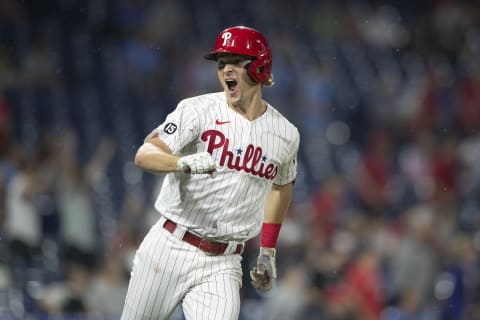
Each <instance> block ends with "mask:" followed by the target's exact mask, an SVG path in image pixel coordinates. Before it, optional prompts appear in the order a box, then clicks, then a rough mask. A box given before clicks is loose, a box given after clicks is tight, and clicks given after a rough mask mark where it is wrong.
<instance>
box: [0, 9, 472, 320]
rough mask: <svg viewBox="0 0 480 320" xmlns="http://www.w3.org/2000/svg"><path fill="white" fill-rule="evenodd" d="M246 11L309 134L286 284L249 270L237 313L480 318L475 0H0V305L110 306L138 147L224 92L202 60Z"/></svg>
mask: <svg viewBox="0 0 480 320" xmlns="http://www.w3.org/2000/svg"><path fill="white" fill-rule="evenodd" d="M238 24H244V25H248V26H252V27H255V28H257V29H259V30H260V31H261V32H263V33H264V34H265V35H266V36H267V38H268V39H269V41H270V43H271V46H272V49H273V57H274V62H273V73H274V76H275V81H276V84H275V86H274V87H272V88H266V89H265V90H264V94H265V98H266V99H267V100H268V101H269V102H271V103H272V104H273V105H274V106H276V107H277V108H278V109H279V110H280V111H281V112H283V113H284V114H285V115H286V116H287V117H288V118H289V119H291V121H292V122H294V123H295V124H296V125H297V126H298V128H299V130H300V132H301V134H302V143H301V147H300V152H299V159H298V165H299V166H298V178H297V180H296V184H295V191H294V201H293V203H292V206H291V210H290V212H289V215H288V218H287V221H286V223H285V225H284V227H283V229H282V234H281V237H280V245H279V248H278V253H279V257H278V268H279V281H278V286H277V287H276V288H275V289H274V290H273V291H272V292H269V293H268V294H260V293H258V292H256V291H254V290H253V289H252V288H251V286H250V285H249V281H248V279H247V278H246V277H245V279H244V286H243V288H242V291H241V293H242V311H241V319H332V320H333V319H335V320H337V319H338V320H340V319H384V320H397V319H429V320H430V319H442V320H443V319H445V320H447V319H478V317H479V315H480V309H479V308H480V307H479V306H480V272H479V270H480V259H479V254H478V253H479V250H480V232H479V227H480V207H479V205H480V197H479V195H480V193H479V191H480V131H479V130H480V68H479V63H480V28H479V27H480V6H479V5H478V3H475V2H474V1H471V2H469V1H433V0H432V1H415V2H410V1H370V2H366V1H348V2H337V1H313V0H310V1H309V0H298V1H284V0H282V1H268V0H259V1H194V0H176V1H147V0H121V1H120V0H119V1H115V0H88V1H79V0H63V1H60V0H58V1H53V0H50V1H33V0H31V1H15V0H2V1H0V318H1V319H17V318H18V319H47V318H52V317H55V316H57V317H61V316H64V317H68V318H82V317H83V318H84V317H86V316H85V315H89V316H90V317H92V318H93V319H115V318H117V317H118V312H120V310H121V306H122V303H123V295H124V292H125V290H126V285H127V281H128V270H129V268H130V262H131V258H132V254H133V252H134V250H135V248H136V247H137V245H138V242H139V241H140V240H141V238H142V237H143V235H144V233H145V231H146V229H147V228H148V227H149V226H150V225H151V223H152V222H153V221H154V220H155V213H154V212H153V208H152V203H153V197H154V196H155V192H156V190H157V188H158V185H159V182H160V181H158V180H159V179H157V178H155V177H153V176H151V175H148V174H145V173H142V172H141V171H139V170H138V169H136V168H135V166H134V164H133V162H132V161H133V157H134V154H135V151H136V148H137V147H138V146H139V145H140V144H141V143H142V140H143V138H144V136H145V135H146V134H147V133H148V132H149V131H150V130H151V129H152V128H153V127H154V126H156V125H158V124H159V121H160V120H161V119H162V118H163V117H164V116H165V115H166V114H167V113H168V112H169V111H171V110H172V109H173V108H174V107H175V105H176V103H177V102H178V101H179V100H180V99H182V98H184V97H187V96H190V95H195V94H200V93H204V92H206V91H217V90H220V86H219V84H218V83H217V79H216V75H215V66H213V65H212V64H211V63H209V62H208V61H204V60H203V58H202V56H203V54H204V53H205V52H207V51H209V50H210V49H211V47H212V46H213V41H214V39H215V37H216V35H217V34H218V32H219V31H220V30H222V29H224V28H225V27H228V26H231V25H238ZM160 180H161V178H160ZM256 241H257V239H255V240H252V241H251V242H250V243H249V245H248V248H247V250H246V252H245V259H244V262H245V271H246V270H247V268H249V267H250V266H251V265H252V263H253V262H254V260H255V258H256V250H257V243H256ZM245 274H247V272H245ZM181 318H182V316H181V313H180V312H178V313H176V314H175V316H174V319H181Z"/></svg>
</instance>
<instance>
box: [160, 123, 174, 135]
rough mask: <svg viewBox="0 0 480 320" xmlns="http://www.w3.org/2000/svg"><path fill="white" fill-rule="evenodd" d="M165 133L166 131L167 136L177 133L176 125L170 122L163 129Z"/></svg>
mask: <svg viewBox="0 0 480 320" xmlns="http://www.w3.org/2000/svg"><path fill="white" fill-rule="evenodd" d="M163 131H165V133H167V134H173V133H174V132H175V131H177V125H176V124H175V123H172V122H169V123H167V124H166V125H165V127H164V128H163Z"/></svg>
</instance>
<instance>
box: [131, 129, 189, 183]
mask: <svg viewBox="0 0 480 320" xmlns="http://www.w3.org/2000/svg"><path fill="white" fill-rule="evenodd" d="M179 159H180V157H179V156H176V155H174V154H172V150H171V149H170V148H169V147H168V145H167V144H166V143H165V142H163V141H162V140H161V139H160V138H159V137H158V134H151V135H149V136H148V137H147V138H146V139H145V141H144V143H143V145H141V146H140V148H138V150H137V153H136V155H135V165H136V166H137V167H139V168H142V169H143V170H146V171H149V172H152V173H156V174H161V173H169V172H174V171H178V160H179Z"/></svg>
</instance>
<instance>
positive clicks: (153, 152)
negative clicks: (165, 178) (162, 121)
mask: <svg viewBox="0 0 480 320" xmlns="http://www.w3.org/2000/svg"><path fill="white" fill-rule="evenodd" d="M135 165H137V166H138V167H140V168H142V169H143V170H146V171H149V172H151V173H156V174H161V173H169V172H184V173H189V174H202V173H208V174H212V176H213V174H214V173H215V168H216V164H215V161H214V160H213V158H212V156H211V155H210V154H209V153H208V152H199V153H194V154H191V155H186V156H183V157H179V156H176V155H174V154H173V152H172V150H171V149H170V147H169V146H168V145H167V144H166V143H165V142H164V141H163V140H162V139H160V137H159V136H158V133H157V132H156V131H154V132H152V134H150V135H149V136H148V137H147V138H146V139H145V141H144V143H143V145H142V146H141V147H140V148H139V149H138V151H137V154H136V155H135Z"/></svg>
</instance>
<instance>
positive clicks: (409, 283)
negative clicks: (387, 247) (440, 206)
mask: <svg viewBox="0 0 480 320" xmlns="http://www.w3.org/2000/svg"><path fill="white" fill-rule="evenodd" d="M434 222H435V216H434V212H433V210H432V208H430V207H428V206H425V205H418V206H416V207H413V208H412V209H410V210H409V211H408V212H407V213H406V215H405V224H406V226H405V230H404V232H403V234H401V238H400V241H399V243H398V248H397V249H396V250H395V252H393V256H392V258H391V260H390V261H389V269H390V270H391V277H392V279H391V282H392V285H393V292H392V293H393V295H392V297H393V304H394V305H396V306H398V307H399V308H400V309H401V310H402V312H404V313H405V314H407V315H409V317H420V316H421V314H422V313H424V312H426V311H427V310H428V309H427V308H429V307H430V304H431V303H432V292H433V283H434V278H435V274H436V272H437V268H438V259H437V255H436V252H435V239H434V235H435V224H434Z"/></svg>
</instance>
